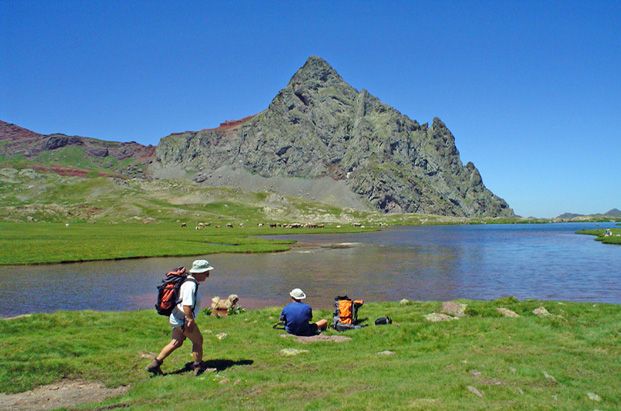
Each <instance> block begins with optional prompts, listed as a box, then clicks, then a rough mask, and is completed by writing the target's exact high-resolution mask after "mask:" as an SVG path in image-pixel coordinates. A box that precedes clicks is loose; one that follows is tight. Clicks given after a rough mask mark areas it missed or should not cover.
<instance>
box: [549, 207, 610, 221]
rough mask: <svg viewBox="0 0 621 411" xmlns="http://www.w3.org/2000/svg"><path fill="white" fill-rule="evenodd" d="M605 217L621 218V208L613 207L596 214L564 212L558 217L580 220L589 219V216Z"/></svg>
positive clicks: (560, 218)
mask: <svg viewBox="0 0 621 411" xmlns="http://www.w3.org/2000/svg"><path fill="white" fill-rule="evenodd" d="M604 217H613V218H621V210H619V209H617V208H613V209H612V210H608V211H607V212H605V213H596V214H575V213H563V214H561V215H559V216H558V217H556V219H559V220H572V219H573V220H580V219H589V218H604Z"/></svg>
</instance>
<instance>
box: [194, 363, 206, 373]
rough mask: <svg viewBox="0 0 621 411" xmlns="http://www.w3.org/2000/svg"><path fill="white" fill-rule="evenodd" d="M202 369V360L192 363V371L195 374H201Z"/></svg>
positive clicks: (203, 367)
mask: <svg viewBox="0 0 621 411" xmlns="http://www.w3.org/2000/svg"><path fill="white" fill-rule="evenodd" d="M204 370H205V366H204V364H203V362H202V361H199V362H195V363H192V371H193V372H194V375H195V376H199V375H201V374H202V373H203V371H204Z"/></svg>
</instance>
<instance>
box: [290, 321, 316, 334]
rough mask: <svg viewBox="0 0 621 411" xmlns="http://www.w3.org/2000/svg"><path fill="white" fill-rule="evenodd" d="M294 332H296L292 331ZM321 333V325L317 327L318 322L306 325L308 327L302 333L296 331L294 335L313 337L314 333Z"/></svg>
mask: <svg viewBox="0 0 621 411" xmlns="http://www.w3.org/2000/svg"><path fill="white" fill-rule="evenodd" d="M291 334H294V333H291ZM317 334H319V327H317V324H314V323H313V324H308V327H306V329H305V330H304V331H302V332H300V333H295V334H294V335H297V336H299V337H312V336H313V335H317Z"/></svg>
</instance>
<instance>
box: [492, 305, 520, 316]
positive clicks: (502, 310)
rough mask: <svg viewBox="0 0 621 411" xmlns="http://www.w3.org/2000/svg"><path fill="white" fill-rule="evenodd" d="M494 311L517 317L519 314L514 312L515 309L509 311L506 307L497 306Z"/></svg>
mask: <svg viewBox="0 0 621 411" xmlns="http://www.w3.org/2000/svg"><path fill="white" fill-rule="evenodd" d="M496 311H498V312H499V313H500V314H502V315H503V317H509V318H517V317H519V316H520V315H519V314H518V313H516V312H515V311H511V310H510V309H508V308H503V307H498V308H496Z"/></svg>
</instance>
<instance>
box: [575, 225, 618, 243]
mask: <svg viewBox="0 0 621 411" xmlns="http://www.w3.org/2000/svg"><path fill="white" fill-rule="evenodd" d="M610 231H611V232H612V235H611V236H608V237H606V236H605V235H604V234H605V233H606V230H603V229H598V230H580V231H578V232H577V233H578V234H588V235H594V236H596V238H595V239H596V240H597V241H601V242H602V243H604V244H621V228H612V229H610Z"/></svg>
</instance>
